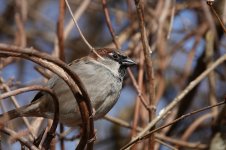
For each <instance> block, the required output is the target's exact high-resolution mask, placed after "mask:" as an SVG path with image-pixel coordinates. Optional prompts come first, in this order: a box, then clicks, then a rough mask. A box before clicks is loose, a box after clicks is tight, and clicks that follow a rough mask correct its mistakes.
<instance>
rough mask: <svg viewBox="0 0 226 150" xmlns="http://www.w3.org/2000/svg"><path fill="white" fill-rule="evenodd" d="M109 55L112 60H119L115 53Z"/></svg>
mask: <svg viewBox="0 0 226 150" xmlns="http://www.w3.org/2000/svg"><path fill="white" fill-rule="evenodd" d="M109 55H110V56H111V57H112V58H113V59H118V58H119V56H118V54H116V53H110V54H109Z"/></svg>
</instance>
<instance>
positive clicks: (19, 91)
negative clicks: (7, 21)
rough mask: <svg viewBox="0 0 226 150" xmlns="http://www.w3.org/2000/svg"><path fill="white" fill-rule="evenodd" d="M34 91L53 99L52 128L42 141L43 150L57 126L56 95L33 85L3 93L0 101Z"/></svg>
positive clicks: (47, 146) (48, 143)
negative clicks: (46, 94) (47, 94)
mask: <svg viewBox="0 0 226 150" xmlns="http://www.w3.org/2000/svg"><path fill="white" fill-rule="evenodd" d="M34 90H41V91H45V92H47V93H49V94H50V96H51V97H52V98H53V104H54V117H53V123H52V126H51V128H50V130H49V132H48V134H47V137H46V139H45V141H44V144H43V147H44V148H45V149H48V148H49V145H50V143H51V141H52V139H53V138H54V136H55V131H56V128H57V124H58V122H59V101H58V98H57V96H56V94H55V93H54V92H53V91H52V90H51V89H50V88H46V87H42V86H37V85H33V86H28V87H24V88H20V89H16V90H14V91H9V92H7V93H3V94H2V95H0V100H2V99H4V98H7V97H10V96H15V95H18V94H20V93H24V92H28V91H34Z"/></svg>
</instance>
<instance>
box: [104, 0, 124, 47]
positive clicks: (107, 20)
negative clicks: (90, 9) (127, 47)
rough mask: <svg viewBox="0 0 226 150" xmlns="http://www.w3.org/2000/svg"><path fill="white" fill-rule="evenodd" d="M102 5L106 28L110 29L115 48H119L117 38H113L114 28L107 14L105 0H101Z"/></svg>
mask: <svg viewBox="0 0 226 150" xmlns="http://www.w3.org/2000/svg"><path fill="white" fill-rule="evenodd" d="M102 6H103V9H104V16H105V19H106V22H107V26H108V29H109V31H110V34H111V37H112V40H113V43H114V44H115V46H116V48H117V49H120V46H119V43H118V42H117V40H116V38H115V31H114V29H113V27H112V24H111V20H110V16H109V11H108V7H107V2H106V0H102Z"/></svg>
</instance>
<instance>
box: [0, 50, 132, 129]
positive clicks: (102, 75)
mask: <svg viewBox="0 0 226 150" xmlns="http://www.w3.org/2000/svg"><path fill="white" fill-rule="evenodd" d="M97 53H98V54H99V55H100V56H101V57H103V58H100V57H97V55H95V54H94V53H91V54H89V55H88V56H86V57H83V58H81V59H78V60H74V61H73V62H71V63H70V64H69V66H70V68H71V69H72V70H73V71H74V72H75V73H76V74H77V75H78V76H79V77H80V79H81V81H82V82H83V84H84V86H85V88H86V90H87V92H88V95H89V97H90V100H91V104H92V107H93V109H94V112H95V113H94V116H93V117H94V119H98V118H101V117H103V116H104V115H105V114H106V113H108V112H109V111H110V110H111V108H112V107H113V106H114V104H115V103H116V102H117V100H118V98H119V95H120V91H121V89H122V82H123V78H124V76H125V73H126V68H127V67H129V66H132V65H134V64H135V62H134V61H133V60H131V59H130V58H128V57H127V56H124V55H121V54H120V53H119V52H117V51H116V50H115V49H110V48H104V49H99V50H97ZM47 87H49V88H51V89H52V90H53V91H54V92H55V93H56V95H57V97H58V100H59V122H61V123H63V124H65V125H67V126H71V127H73V126H77V125H79V124H81V123H82V121H81V116H80V112H79V108H78V105H77V102H76V100H75V98H74V96H73V94H72V92H71V90H70V88H69V87H68V86H67V84H66V83H65V82H64V81H63V80H62V79H61V78H59V77H58V76H57V75H54V76H53V77H52V78H50V80H49V81H48V82H47ZM53 116H54V105H53V104H52V97H51V96H50V95H49V94H46V93H44V92H39V93H38V94H37V95H36V96H35V97H34V99H33V101H32V102H31V104H29V105H26V106H23V107H21V108H18V109H14V110H11V111H9V112H7V113H5V114H2V115H1V116H0V122H6V121H8V120H11V119H14V118H17V117H44V118H49V119H53Z"/></svg>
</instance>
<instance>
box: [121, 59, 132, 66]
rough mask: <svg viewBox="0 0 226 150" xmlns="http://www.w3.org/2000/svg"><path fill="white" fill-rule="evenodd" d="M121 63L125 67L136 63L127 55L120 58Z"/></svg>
mask: <svg viewBox="0 0 226 150" xmlns="http://www.w3.org/2000/svg"><path fill="white" fill-rule="evenodd" d="M121 64H122V65H123V66H125V67H130V66H133V65H136V62H135V61H133V60H132V59H130V58H129V57H125V58H123V59H122V61H121Z"/></svg>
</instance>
